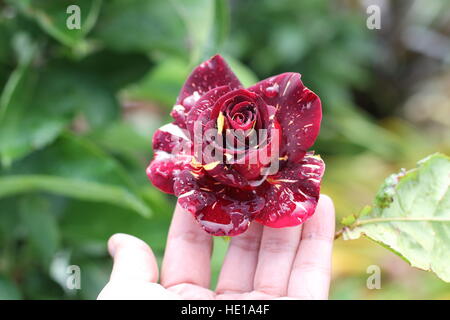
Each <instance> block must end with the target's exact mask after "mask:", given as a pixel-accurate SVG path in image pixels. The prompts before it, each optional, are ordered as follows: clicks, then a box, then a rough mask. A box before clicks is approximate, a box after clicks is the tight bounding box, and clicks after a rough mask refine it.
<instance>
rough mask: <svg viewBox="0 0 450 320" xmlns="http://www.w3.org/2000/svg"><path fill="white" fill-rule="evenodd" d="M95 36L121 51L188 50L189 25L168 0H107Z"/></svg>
mask: <svg viewBox="0 0 450 320" xmlns="http://www.w3.org/2000/svg"><path fill="white" fill-rule="evenodd" d="M93 37H94V38H95V39H96V40H99V41H100V42H101V43H103V44H104V45H105V46H106V47H108V48H111V49H113V50H117V51H121V52H145V53H149V52H153V53H159V52H163V53H174V54H177V55H180V56H186V52H187V50H186V49H187V48H186V44H185V43H184V39H185V37H186V28H185V26H184V25H183V22H182V20H181V18H180V16H179V15H178V13H177V12H176V11H175V9H174V7H173V6H172V4H171V3H170V2H169V1H157V0H129V1H123V0H108V3H107V5H105V6H104V8H103V10H102V12H101V14H100V18H99V23H98V24H97V26H96V28H95V29H94V30H93Z"/></svg>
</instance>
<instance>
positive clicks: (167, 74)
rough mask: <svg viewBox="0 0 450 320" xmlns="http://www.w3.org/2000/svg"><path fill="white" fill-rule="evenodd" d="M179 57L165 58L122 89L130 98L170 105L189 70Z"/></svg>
mask: <svg viewBox="0 0 450 320" xmlns="http://www.w3.org/2000/svg"><path fill="white" fill-rule="evenodd" d="M190 71H191V70H190V67H189V65H188V63H186V62H185V61H183V60H181V59H166V60H164V61H163V62H161V63H160V64H158V65H157V66H156V67H154V68H153V69H152V70H151V71H150V72H149V73H148V74H147V75H146V76H145V77H144V78H143V79H142V80H140V81H139V82H137V83H134V84H132V85H130V86H129V87H128V88H125V89H124V95H125V97H126V98H127V99H131V100H147V101H153V102H157V103H161V104H163V105H165V106H167V107H172V106H173V104H174V103H175V100H176V98H177V96H178V93H179V91H180V89H181V86H182V85H183V83H184V81H185V80H186V78H187V76H188V75H189V72H190Z"/></svg>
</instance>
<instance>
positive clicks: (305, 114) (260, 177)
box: [147, 55, 324, 236]
mask: <svg viewBox="0 0 450 320" xmlns="http://www.w3.org/2000/svg"><path fill="white" fill-rule="evenodd" d="M171 115H172V117H173V118H174V121H173V122H172V123H170V124H168V125H165V126H163V127H161V128H160V129H159V130H157V131H156V133H155V135H154V136H153V149H154V159H153V161H152V162H151V163H150V165H149V167H148V168H147V175H148V177H149V178H150V180H151V181H152V182H153V184H154V185H155V186H156V187H158V188H159V189H161V190H162V191H164V192H167V193H171V194H175V195H176V196H177V197H178V203H179V204H180V206H182V207H183V208H184V209H185V210H186V211H188V212H190V213H191V214H193V216H194V217H195V218H196V219H197V221H198V222H199V223H200V225H201V226H202V227H203V228H204V229H205V230H206V231H207V232H209V233H211V234H213V235H228V236H234V235H238V234H240V233H242V232H244V231H245V230H246V229H247V228H248V226H249V224H250V222H251V221H252V220H256V221H258V222H260V223H262V224H264V225H266V226H270V227H275V228H280V227H289V226H295V225H299V224H301V223H303V222H304V221H305V220H306V219H307V218H309V217H310V216H311V215H312V214H313V213H314V211H315V207H316V204H317V201H318V198H319V193H320V182H321V178H322V175H323V172H324V163H323V161H322V160H321V159H320V157H319V156H315V155H314V154H313V153H311V152H307V150H308V149H309V148H310V147H311V146H312V145H313V143H314V141H315V139H316V137H317V135H318V133H319V129H320V121H321V118H322V111H321V103H320V99H319V98H318V96H317V95H316V94H314V93H313V92H312V91H310V90H309V89H308V88H306V87H305V86H304V85H303V83H302V82H301V80H300V75H299V74H297V73H283V74H280V75H278V76H275V77H271V78H268V79H266V80H263V81H261V82H259V83H257V84H255V85H254V86H251V87H249V88H247V89H244V88H242V85H241V84H240V82H239V80H238V79H237V78H236V76H235V75H234V74H233V72H232V71H231V70H230V68H229V67H228V66H227V64H226V63H225V61H224V60H223V58H222V57H221V56H219V55H217V56H214V57H213V58H211V59H210V60H208V61H206V62H203V63H202V64H200V66H198V67H197V68H196V69H195V70H194V71H193V72H192V74H191V75H190V76H189V78H188V79H187V81H186V83H185V84H184V86H183V88H182V89H181V92H180V95H179V97H178V99H177V101H176V105H175V106H174V108H173V110H172V112H171Z"/></svg>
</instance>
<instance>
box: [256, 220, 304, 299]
mask: <svg viewBox="0 0 450 320" xmlns="http://www.w3.org/2000/svg"><path fill="white" fill-rule="evenodd" d="M301 230H302V228H301V226H297V227H290V228H283V229H275V228H270V227H264V230H263V234H262V240H261V247H260V249H259V256H258V266H257V267H256V273H255V279H254V289H255V290H256V291H259V292H263V293H266V294H269V295H274V296H284V295H286V293H287V286H288V281H289V276H290V274H291V268H292V264H293V262H294V258H295V254H296V252H297V248H298V244H299V242H300V235H301V232H302V231H301Z"/></svg>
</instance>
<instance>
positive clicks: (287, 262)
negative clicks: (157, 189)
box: [98, 195, 335, 299]
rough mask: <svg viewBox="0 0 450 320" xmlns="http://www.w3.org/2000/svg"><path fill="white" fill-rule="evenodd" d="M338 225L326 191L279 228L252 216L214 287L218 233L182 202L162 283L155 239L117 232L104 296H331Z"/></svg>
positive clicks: (111, 241) (172, 228) (234, 242)
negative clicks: (310, 211) (293, 223)
mask: <svg viewBox="0 0 450 320" xmlns="http://www.w3.org/2000/svg"><path fill="white" fill-rule="evenodd" d="M334 228H335V217H334V206H333V202H332V201H331V199H330V198H329V197H328V196H326V195H321V196H320V200H319V203H318V206H317V209H316V212H315V214H314V215H313V216H312V217H311V218H310V219H309V220H307V221H306V222H305V223H304V224H303V225H301V226H298V227H291V228H283V229H274V228H269V227H264V226H262V225H260V224H258V223H255V222H254V223H252V224H251V226H250V228H249V229H248V230H247V231H246V232H245V233H244V234H242V235H239V236H236V237H233V238H232V240H231V242H230V245H229V248H228V252H227V254H226V257H225V260H224V262H223V265H222V270H221V273H220V276H219V280H218V284H217V288H216V290H214V291H213V290H210V289H209V284H210V274H211V270H210V258H211V252H212V237H211V236H210V235H208V234H207V233H206V232H204V231H203V230H202V229H201V228H200V227H199V226H198V225H197V223H196V222H195V221H194V219H192V217H191V216H190V215H189V214H187V213H186V212H184V211H183V209H181V208H180V207H179V206H177V207H176V209H175V213H174V216H173V219H172V223H171V226H170V230H169V236H168V239H167V246H166V252H165V255H164V261H163V264H162V268H161V277H160V279H159V280H160V281H159V283H158V278H159V270H158V265H157V263H156V259H155V256H154V254H153V252H152V250H151V249H150V247H149V246H148V245H147V244H146V243H144V242H143V241H142V240H140V239H137V238H135V237H133V236H130V235H126V234H115V235H113V236H112V237H111V238H110V239H109V241H108V249H109V252H110V254H111V256H112V257H113V259H114V264H113V269H112V272H111V278H110V281H109V282H108V284H107V285H106V286H105V288H103V290H102V291H101V293H100V294H99V296H98V299H327V298H328V290H329V286H330V272H331V253H332V246H333V237H334Z"/></svg>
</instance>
